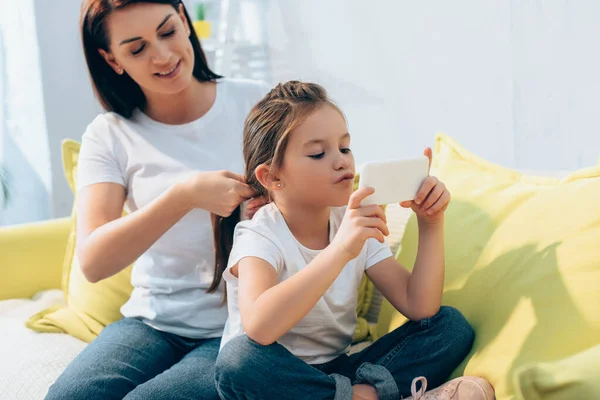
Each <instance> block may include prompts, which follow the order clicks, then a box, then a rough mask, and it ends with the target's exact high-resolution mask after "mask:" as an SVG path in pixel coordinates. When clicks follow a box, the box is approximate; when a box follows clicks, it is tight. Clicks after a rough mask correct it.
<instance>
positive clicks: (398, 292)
mask: <svg viewBox="0 0 600 400" xmlns="http://www.w3.org/2000/svg"><path fill="white" fill-rule="evenodd" d="M420 225H421V224H420ZM444 269H445V267H444V231H443V222H440V223H439V225H425V226H420V228H419V249H418V252H417V259H416V261H415V266H414V268H413V272H412V273H410V272H409V271H408V270H407V269H406V268H404V267H403V266H401V265H400V264H399V263H398V261H396V260H395V259H394V257H389V258H386V259H385V260H382V261H380V262H379V263H377V264H375V265H373V266H372V267H371V268H369V269H368V270H367V276H368V277H369V279H370V280H371V281H372V282H373V284H374V285H375V287H377V289H378V290H379V291H380V292H381V293H382V294H383V296H384V297H385V298H386V299H387V300H388V301H389V302H390V303H391V304H392V305H393V306H394V307H395V308H396V309H397V310H398V311H399V312H400V313H402V314H403V315H404V316H406V317H407V318H408V319H410V320H413V321H419V320H421V319H424V318H429V317H431V316H433V315H435V314H436V313H437V312H438V310H439V308H440V306H441V302H442V290H443V286H444Z"/></svg>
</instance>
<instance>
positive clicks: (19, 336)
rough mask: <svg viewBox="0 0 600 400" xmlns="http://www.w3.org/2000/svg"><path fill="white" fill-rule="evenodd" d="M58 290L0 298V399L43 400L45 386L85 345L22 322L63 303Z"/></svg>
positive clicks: (46, 386)
mask: <svg viewBox="0 0 600 400" xmlns="http://www.w3.org/2000/svg"><path fill="white" fill-rule="evenodd" d="M63 301H64V300H63V294H62V292H61V291H60V290H56V289H55V290H49V291H44V292H40V293H38V294H37V295H36V296H34V297H33V299H26V300H24V299H15V300H3V301H0V332H2V340H1V341H0V354H1V355H2V356H1V357H0V388H2V391H1V393H0V398H3V399H28V400H36V399H43V398H44V396H45V395H46V392H47V390H48V387H49V386H50V385H51V384H52V383H53V382H54V381H55V380H56V378H57V377H58V376H59V375H60V374H61V373H62V371H63V370H64V369H65V368H66V366H67V365H68V364H69V363H70V362H71V360H73V359H74V358H75V356H76V355H77V354H78V353H79V352H80V351H81V350H83V348H84V347H85V346H86V344H85V343H84V342H82V341H81V340H78V339H76V338H74V337H71V336H69V335H64V334H58V333H54V334H40V333H37V332H32V331H31V330H29V329H27V328H26V327H25V325H24V322H25V321H26V320H27V318H29V316H30V315H31V314H32V313H36V312H39V311H40V310H42V309H45V308H47V307H49V306H51V305H53V304H60V303H61V302H63Z"/></svg>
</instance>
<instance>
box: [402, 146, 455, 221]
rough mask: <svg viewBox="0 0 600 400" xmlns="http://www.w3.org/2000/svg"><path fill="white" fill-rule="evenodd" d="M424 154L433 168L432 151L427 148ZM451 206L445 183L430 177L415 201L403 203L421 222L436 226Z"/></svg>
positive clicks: (424, 182) (425, 181)
mask: <svg viewBox="0 0 600 400" xmlns="http://www.w3.org/2000/svg"><path fill="white" fill-rule="evenodd" d="M424 154H425V155H426V156H427V157H428V158H429V167H430V168H431V149H430V148H429V147H427V148H426V149H425V152H424ZM448 204H450V192H449V191H448V189H447V188H446V185H444V183H443V182H440V180H439V179H438V178H436V177H435V176H428V177H427V178H426V179H425V180H424V181H423V184H422V185H421V188H420V189H419V191H418V192H417V195H416V196H415V199H414V200H411V201H403V202H401V203H400V206H401V207H404V208H412V210H413V211H414V212H415V214H417V218H418V220H419V222H424V223H428V224H435V223H438V222H440V221H442V220H443V219H444V211H446V208H447V207H448Z"/></svg>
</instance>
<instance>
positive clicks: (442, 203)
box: [426, 191, 450, 215]
mask: <svg viewBox="0 0 600 400" xmlns="http://www.w3.org/2000/svg"><path fill="white" fill-rule="evenodd" d="M448 204H450V192H448V191H445V192H444V193H442V195H441V196H440V198H439V199H438V200H437V201H436V202H435V203H434V204H433V205H432V206H431V208H429V210H427V211H426V214H427V215H433V214H436V213H438V212H440V211H444V210H445V209H446V207H448Z"/></svg>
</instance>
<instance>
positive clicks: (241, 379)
mask: <svg viewBox="0 0 600 400" xmlns="http://www.w3.org/2000/svg"><path fill="white" fill-rule="evenodd" d="M215 377H216V382H217V391H218V392H219V395H220V396H221V399H223V400H242V399H278V400H285V399H294V400H295V399H302V400H305V399H310V400H325V399H327V400H331V399H334V400H349V399H351V398H352V387H351V384H350V379H349V378H347V377H345V376H342V375H338V374H331V375H327V374H326V373H325V372H322V371H321V370H319V369H317V368H315V367H312V366H310V365H309V364H307V363H305V362H304V361H302V360H300V359H299V358H297V357H295V356H294V355H293V354H292V353H290V352H289V351H288V350H287V349H286V348H285V347H283V346H282V345H280V344H278V343H274V344H271V345H269V346H262V345H260V344H258V343H256V342H254V341H252V340H251V339H248V337H247V336H246V335H244V336H239V337H236V338H234V339H232V340H231V341H230V342H228V343H227V344H226V345H225V346H224V347H223V350H221V352H220V353H219V357H218V358H217V367H216V373H215Z"/></svg>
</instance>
